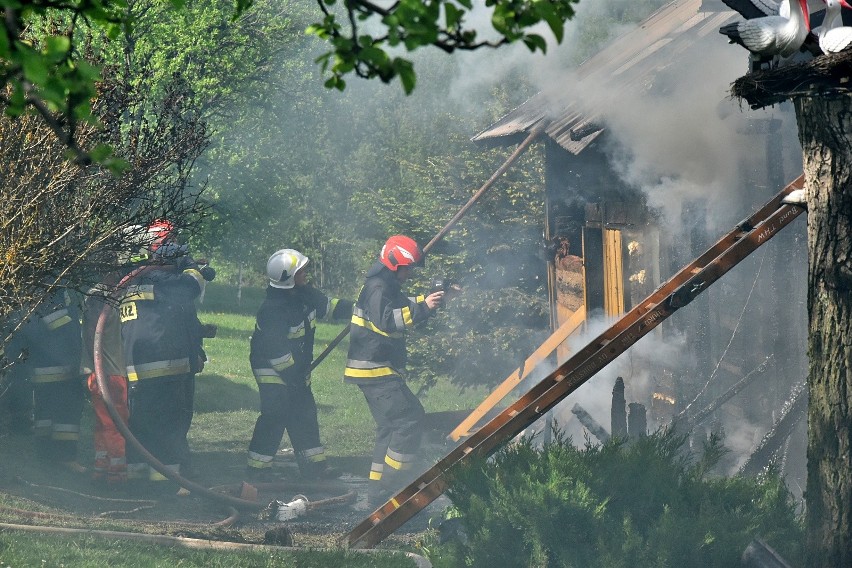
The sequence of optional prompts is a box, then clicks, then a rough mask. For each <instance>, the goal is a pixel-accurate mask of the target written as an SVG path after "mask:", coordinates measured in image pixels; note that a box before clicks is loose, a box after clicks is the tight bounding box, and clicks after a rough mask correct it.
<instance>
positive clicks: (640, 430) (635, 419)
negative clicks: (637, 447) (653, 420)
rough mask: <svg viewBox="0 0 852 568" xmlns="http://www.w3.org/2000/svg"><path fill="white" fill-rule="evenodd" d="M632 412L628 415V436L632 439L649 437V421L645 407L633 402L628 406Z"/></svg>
mask: <svg viewBox="0 0 852 568" xmlns="http://www.w3.org/2000/svg"><path fill="white" fill-rule="evenodd" d="M627 407H628V408H629V410H630V412H629V414H628V415H627V435H628V436H629V437H631V438H642V437H644V436H647V435H648V419H647V417H646V416H645V405H644V404H639V403H638V402H631V403H630V404H628V405H627Z"/></svg>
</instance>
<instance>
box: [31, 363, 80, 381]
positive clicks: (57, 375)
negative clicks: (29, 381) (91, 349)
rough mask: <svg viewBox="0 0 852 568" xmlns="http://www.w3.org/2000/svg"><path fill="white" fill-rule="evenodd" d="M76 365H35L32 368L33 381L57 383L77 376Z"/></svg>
mask: <svg viewBox="0 0 852 568" xmlns="http://www.w3.org/2000/svg"><path fill="white" fill-rule="evenodd" d="M76 371H78V369H77V368H76V367H70V366H64V367H36V368H35V369H33V382H34V383H58V382H60V381H67V380H69V379H73V378H75V377H76V376H78V374H77V372H76Z"/></svg>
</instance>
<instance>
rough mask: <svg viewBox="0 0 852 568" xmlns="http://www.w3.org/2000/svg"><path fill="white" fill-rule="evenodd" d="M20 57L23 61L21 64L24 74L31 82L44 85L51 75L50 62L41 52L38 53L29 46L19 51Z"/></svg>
mask: <svg viewBox="0 0 852 568" xmlns="http://www.w3.org/2000/svg"><path fill="white" fill-rule="evenodd" d="M18 57H19V59H20V61H21V66H22V67H23V68H24V76H25V77H26V78H27V79H28V80H29V81H30V82H31V83H34V84H36V85H43V84H44V83H46V82H47V77H48V75H49V72H48V64H47V61H46V60H45V58H44V57H43V56H42V55H41V54H40V53H36V52H34V51H32V50H31V49H29V48H24V49H21V50H19V51H18Z"/></svg>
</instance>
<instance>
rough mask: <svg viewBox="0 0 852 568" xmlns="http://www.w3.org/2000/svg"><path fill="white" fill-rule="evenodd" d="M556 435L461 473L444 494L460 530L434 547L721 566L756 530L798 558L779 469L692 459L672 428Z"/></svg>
mask: <svg viewBox="0 0 852 568" xmlns="http://www.w3.org/2000/svg"><path fill="white" fill-rule="evenodd" d="M555 438H556V439H555V441H554V442H553V443H552V444H549V445H546V446H544V447H543V448H537V447H535V445H534V444H533V443H532V441H531V440H529V439H525V440H523V441H520V442H518V443H515V444H513V445H511V446H509V447H507V448H505V449H503V450H501V451H500V452H498V453H497V454H496V455H495V456H494V458H493V459H492V460H490V461H488V462H485V463H478V464H475V465H472V466H470V467H468V468H466V469H464V470H463V471H461V472H460V473H459V474H458V476H457V478H456V480H455V483H454V484H453V485H452V486H451V488H450V491H449V495H450V498H451V499H452V501H453V504H454V506H455V507H456V508H457V509H458V511H459V512H460V513H461V517H462V519H463V525H464V527H465V529H466V535H467V542H466V543H462V544H454V545H452V546H446V547H443V548H442V547H438V550H439V551H440V553H439V554H443V555H445V557H444V558H445V559H448V564H447V565H453V566H459V565H468V566H584V567H588V568H594V567H607V568H611V567H628V566H661V567H662V566H717V567H728V566H736V565H738V564H739V557H740V555H741V554H742V552H743V550H744V549H745V547H746V546H747V545H748V543H749V542H750V541H751V540H752V539H753V538H757V537H760V538H763V539H764V540H766V541H767V542H768V543H770V545H771V546H773V547H774V548H775V549H776V550H778V551H779V553H781V554H782V556H784V557H785V558H786V559H787V560H788V561H789V562H791V563H792V564H793V565H797V564H798V563H799V561H800V560H801V558H802V553H803V549H802V527H801V523H800V520H799V519H798V518H797V517H796V514H795V505H794V503H793V499H792V497H791V495H790V493H789V491H788V490H787V488H786V487H785V486H784V484H783V481H782V480H781V479H780V477H779V476H778V475H776V474H774V473H770V474H768V475H767V476H765V477H763V478H760V479H750V478H744V477H733V478H710V477H708V476H707V473H706V472H707V471H708V469H709V467H710V465H711V464H710V463H708V461H707V460H708V459H712V458H706V459H704V460H702V461H698V462H697V463H694V462H693V461H692V460H691V458H690V457H689V456H686V455H684V454H683V453H682V446H683V442H684V438H683V437H680V436H677V435H674V434H671V433H661V432H658V433H655V434H654V435H651V436H649V437H647V438H641V439H638V440H634V441H632V442H630V443H627V442H625V441H619V440H614V441H611V442H608V443H607V444H604V445H603V446H592V445H587V446H586V447H585V448H582V449H578V448H575V447H574V446H573V444H571V443H570V440H565V439H563V438H562V437H561V436H559V435H557V436H556V437H555ZM711 444H712V442H711ZM708 449H709V450H710V451H708V452H707V454H706V455H707V456H718V447H717V448H712V447H711V448H708ZM436 565H439V564H437V563H436Z"/></svg>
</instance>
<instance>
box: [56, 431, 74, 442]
mask: <svg viewBox="0 0 852 568" xmlns="http://www.w3.org/2000/svg"><path fill="white" fill-rule="evenodd" d="M50 439H51V440H61V441H72V442H73V441H76V440H79V439H80V433H79V432H53V433H52V434H51V435H50Z"/></svg>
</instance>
